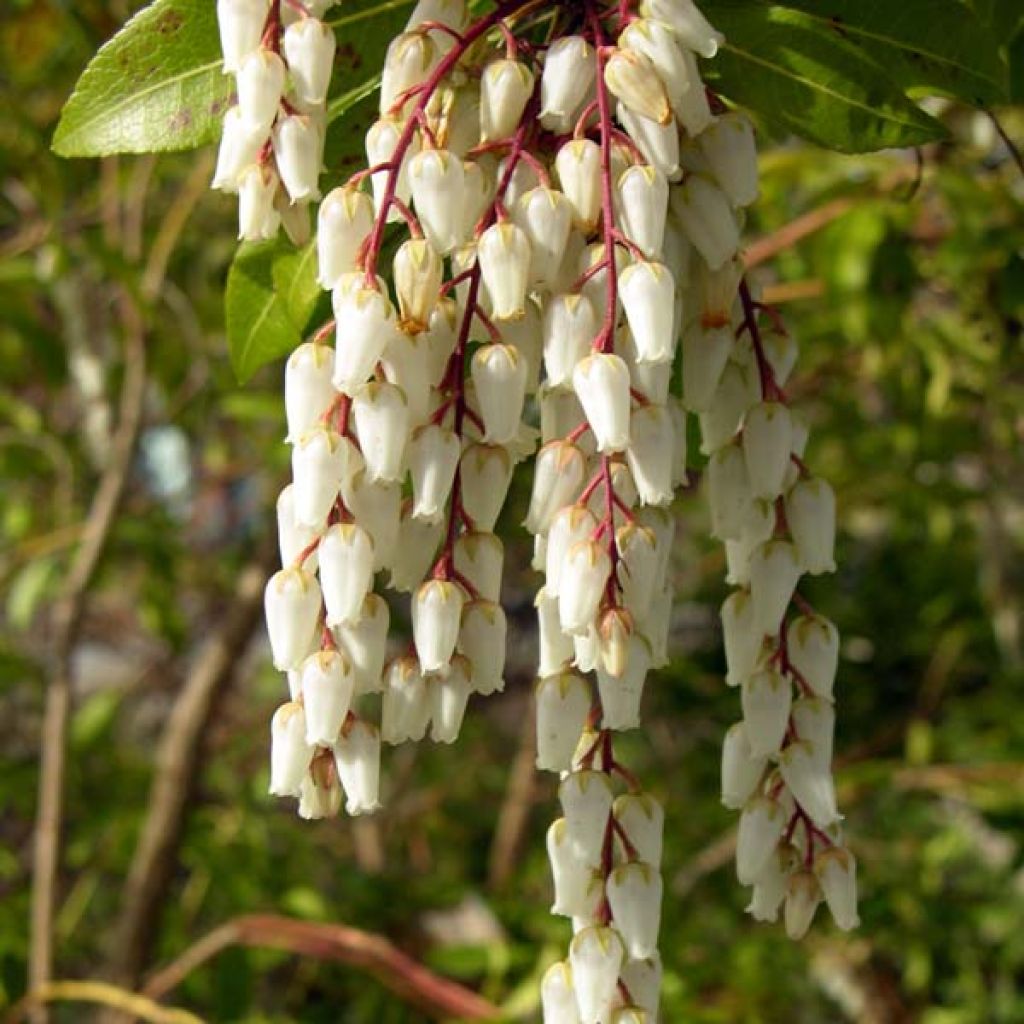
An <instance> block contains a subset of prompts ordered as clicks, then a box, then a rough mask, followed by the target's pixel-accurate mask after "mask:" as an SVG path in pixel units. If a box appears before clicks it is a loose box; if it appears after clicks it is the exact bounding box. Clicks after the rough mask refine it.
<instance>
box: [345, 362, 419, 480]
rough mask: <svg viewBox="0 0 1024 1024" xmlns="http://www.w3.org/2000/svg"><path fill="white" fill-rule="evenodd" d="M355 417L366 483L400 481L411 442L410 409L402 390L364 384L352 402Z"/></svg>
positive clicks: (374, 384) (371, 382) (377, 383)
mask: <svg viewBox="0 0 1024 1024" xmlns="http://www.w3.org/2000/svg"><path fill="white" fill-rule="evenodd" d="M352 417H353V419H354V421H355V428H356V434H357V436H358V438H359V447H360V449H361V450H362V453H363V458H364V459H365V460H366V475H367V479H369V480H371V481H374V482H376V481H378V480H383V481H386V482H393V481H400V480H401V479H402V478H403V477H404V476H405V446H406V441H407V440H408V438H409V405H408V403H407V402H406V400H405V395H404V394H403V393H402V390H401V388H399V387H396V386H395V385H394V384H386V383H381V382H379V381H370V383H369V384H364V385H363V386H362V387H361V388H360V389H359V390H358V391H357V392H356V394H355V396H354V397H353V399H352Z"/></svg>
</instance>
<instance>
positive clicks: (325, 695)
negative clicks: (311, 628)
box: [301, 650, 355, 747]
mask: <svg viewBox="0 0 1024 1024" xmlns="http://www.w3.org/2000/svg"><path fill="white" fill-rule="evenodd" d="M301 671H302V703H303V707H304V708H305V710H306V742H307V743H309V744H310V745H311V746H315V745H317V744H320V745H323V746H328V747H329V746H331V745H332V744H333V743H334V741H335V740H336V739H337V738H338V731H339V730H340V729H341V726H342V723H343V722H344V721H345V716H346V715H347V714H348V711H349V707H350V705H351V704H352V692H353V687H354V685H355V679H354V676H353V673H352V664H351V662H350V661H349V660H348V656H347V655H346V654H344V653H343V652H341V651H332V650H325V651H318V652H317V653H316V654H311V655H310V656H309V657H308V658H306V660H305V661H304V662H303V663H302V669H301Z"/></svg>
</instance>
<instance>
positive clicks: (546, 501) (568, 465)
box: [524, 441, 587, 534]
mask: <svg viewBox="0 0 1024 1024" xmlns="http://www.w3.org/2000/svg"><path fill="white" fill-rule="evenodd" d="M586 462H587V460H586V457H585V456H584V454H583V452H582V451H581V450H580V448H578V447H577V446H576V445H574V444H572V443H571V442H570V441H550V442H548V444H546V445H544V447H543V448H541V450H540V451H539V452H538V453H537V458H536V461H535V462H534V469H533V490H532V492H531V494H530V506H529V510H528V511H527V514H526V519H525V521H524V525H525V526H526V528H527V530H529V531H530V533H533V534H539V533H546V532H547V531H548V530H549V529H550V527H551V523H552V521H553V520H554V518H555V515H556V514H557V512H558V510H559V509H561V508H564V507H565V506H566V505H569V504H571V503H572V502H573V501H574V500H575V498H576V496H577V495H578V494H579V492H580V489H581V488H582V487H583V477H584V474H585V473H586Z"/></svg>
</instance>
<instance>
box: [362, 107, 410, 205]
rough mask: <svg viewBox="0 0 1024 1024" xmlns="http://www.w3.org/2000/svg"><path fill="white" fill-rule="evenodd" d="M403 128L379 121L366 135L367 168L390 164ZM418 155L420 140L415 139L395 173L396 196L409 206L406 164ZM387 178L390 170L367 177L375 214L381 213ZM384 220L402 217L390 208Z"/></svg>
mask: <svg viewBox="0 0 1024 1024" xmlns="http://www.w3.org/2000/svg"><path fill="white" fill-rule="evenodd" d="M402 128H403V122H401V121H398V120H396V119H395V118H392V117H382V118H381V119H380V120H379V121H375V122H374V123H373V124H372V125H371V126H370V130H369V131H368V132H367V133H366V164H367V166H368V167H377V166H379V165H381V164H387V163H390V162H391V158H392V157H393V156H394V154H395V150H396V148H397V146H398V141H399V139H400V138H401V135H402ZM419 151H420V142H419V138H418V137H417V136H415V135H414V136H413V139H412V141H411V142H410V143H409V148H408V149H407V150H406V151H405V153H404V154H403V156H402V163H401V165H400V166H399V169H398V181H397V183H396V187H395V196H396V197H397V198H398V199H399V200H400V201H401V202H403V203H406V204H407V203H408V202H409V197H410V196H411V194H412V189H411V185H410V183H409V162H410V161H411V160H412V159H413V158H414V157H415V156H416V154H417V153H418V152H419ZM390 176H391V171H389V170H381V171H374V172H373V174H371V175H370V186H371V188H372V190H373V207H374V210H375V211H377V212H379V211H380V207H381V203H383V202H384V194H385V192H386V191H387V186H388V180H389V178H390ZM387 216H388V220H389V221H396V220H401V219H402V215H401V214H400V213H399V212H398V210H397V209H395V207H394V206H392V207H390V208H389V210H388V214H387Z"/></svg>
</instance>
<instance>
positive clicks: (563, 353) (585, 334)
mask: <svg viewBox="0 0 1024 1024" xmlns="http://www.w3.org/2000/svg"><path fill="white" fill-rule="evenodd" d="M597 329H598V323H597V317H596V316H595V315H594V307H593V305H592V304H591V302H590V300H589V299H588V298H587V297H586V296H585V295H581V294H579V293H573V294H567V295H552V296H551V298H550V299H549V300H548V301H547V302H546V303H545V308H544V320H543V331H544V371H545V374H546V375H547V383H548V386H549V387H561V386H571V385H572V371H573V369H574V368H575V366H576V364H577V363H578V362H579V361H580V360H581V359H583V358H584V357H585V356H586V355H587V353H588V352H589V351H590V345H591V342H592V341H593V340H594V336H595V335H596V334H597Z"/></svg>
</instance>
